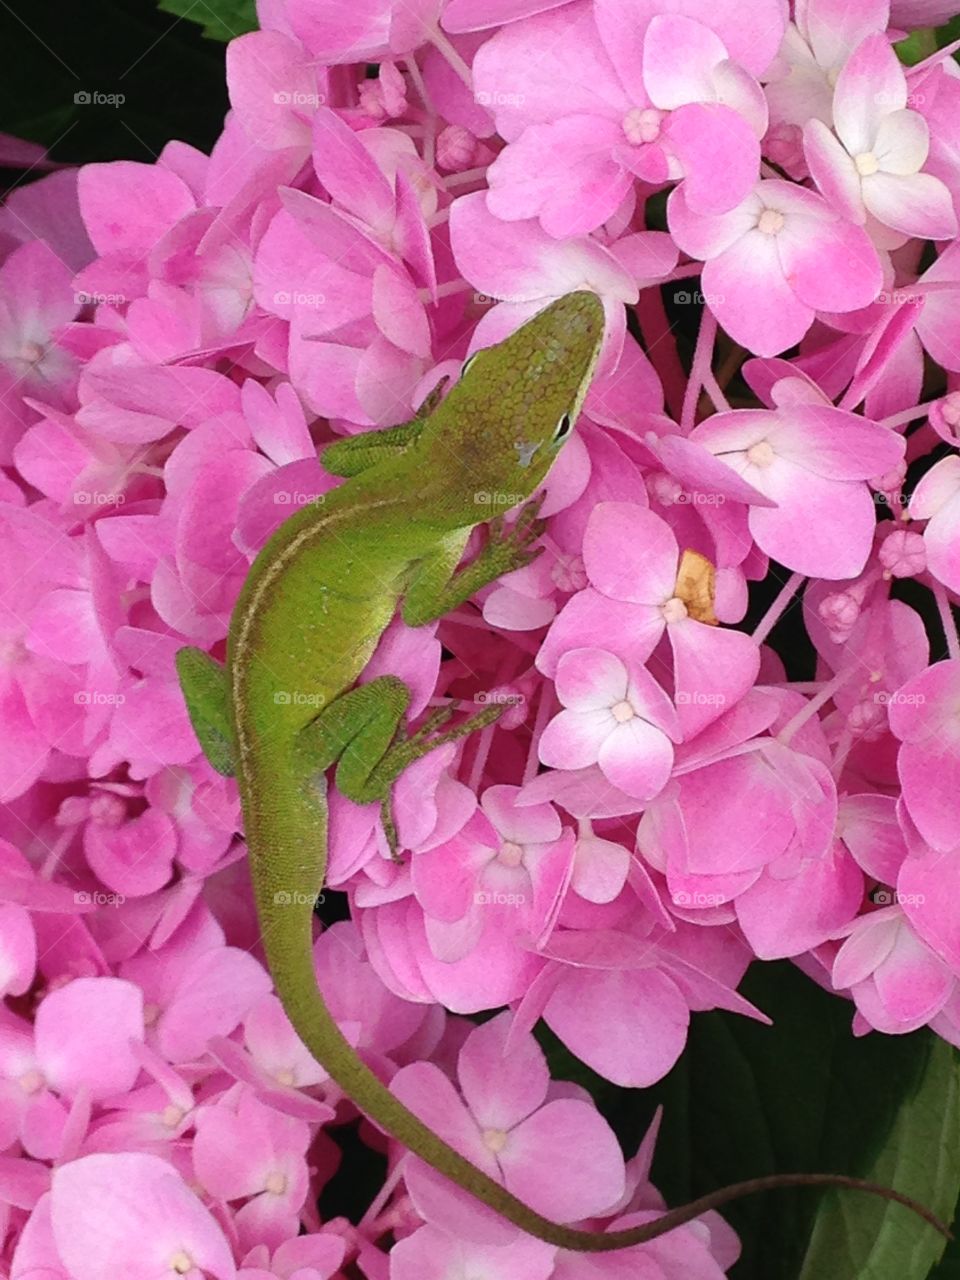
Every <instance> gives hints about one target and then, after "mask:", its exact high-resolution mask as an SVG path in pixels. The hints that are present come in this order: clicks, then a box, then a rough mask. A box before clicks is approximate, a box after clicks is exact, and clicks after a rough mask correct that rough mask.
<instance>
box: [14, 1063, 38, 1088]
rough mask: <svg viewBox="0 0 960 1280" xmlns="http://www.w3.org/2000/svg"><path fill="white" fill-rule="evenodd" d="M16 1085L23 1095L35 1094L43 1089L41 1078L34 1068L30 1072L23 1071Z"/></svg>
mask: <svg viewBox="0 0 960 1280" xmlns="http://www.w3.org/2000/svg"><path fill="white" fill-rule="evenodd" d="M17 1084H18V1085H19V1086H20V1088H21V1089H22V1090H23V1092H24V1093H37V1092H38V1090H40V1089H42V1088H43V1076H42V1075H41V1074H40V1072H39V1071H38V1070H37V1069H36V1067H33V1068H31V1070H30V1071H25V1072H24V1073H23V1075H22V1076H20V1078H19V1079H18V1080H17Z"/></svg>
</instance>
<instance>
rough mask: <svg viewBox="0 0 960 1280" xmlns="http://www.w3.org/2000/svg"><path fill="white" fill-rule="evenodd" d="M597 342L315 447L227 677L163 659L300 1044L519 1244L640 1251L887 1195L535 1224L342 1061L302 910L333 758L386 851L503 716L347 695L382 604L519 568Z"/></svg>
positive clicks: (569, 312) (588, 312)
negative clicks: (205, 766)
mask: <svg viewBox="0 0 960 1280" xmlns="http://www.w3.org/2000/svg"><path fill="white" fill-rule="evenodd" d="M603 329H604V313H603V308H602V306H601V304H600V302H599V300H598V299H597V297H596V296H595V295H594V294H592V293H586V292H581V293H573V294H569V295H568V296H566V297H564V298H561V299H559V300H557V301H555V302H553V303H552V304H551V305H550V306H548V307H547V308H546V309H545V310H543V311H541V312H540V313H539V314H538V315H537V316H535V317H534V318H533V319H532V320H530V321H528V322H527V323H526V324H525V325H523V327H522V328H520V329H519V330H517V331H516V332H515V333H514V334H512V335H511V336H510V337H508V338H507V339H506V340H505V341H503V342H501V343H500V344H499V345H498V346H496V347H492V348H488V349H486V350H482V351H480V352H478V353H477V354H476V355H475V356H474V357H473V358H472V359H471V360H470V361H469V362H468V370H465V372H464V375H463V376H462V377H461V379H460V381H459V382H458V383H457V384H456V385H455V386H454V387H453V388H452V389H451V390H450V392H449V394H448V395H447V397H446V399H445V400H443V402H442V403H439V404H437V401H438V399H439V397H438V396H434V397H433V398H432V401H431V403H430V404H429V405H428V406H427V411H426V412H423V413H421V416H420V417H418V418H417V419H415V420H414V421H413V422H410V423H406V424H404V425H403V426H400V427H395V428H393V429H390V430H385V431H379V432H377V433H375V434H366V435H362V436H358V437H354V438H353V439H350V440H347V441H343V442H340V443H338V444H336V445H332V446H331V447H329V448H328V449H327V450H326V451H325V453H324V455H323V461H324V464H325V466H326V467H327V468H328V470H330V471H331V472H333V473H334V474H339V475H345V476H349V477H350V478H349V479H348V480H347V482H346V483H345V484H343V485H341V486H340V487H339V488H338V489H336V490H335V491H333V492H332V493H329V494H327V495H326V498H325V501H324V502H323V503H322V504H321V503H316V504H312V505H309V506H307V507H304V508H303V509H301V510H299V511H298V512H296V513H295V514H294V515H292V516H291V517H290V519H289V520H287V521H286V522H285V523H284V524H283V525H282V526H281V527H280V529H278V530H277V532H276V533H275V534H274V535H273V537H272V538H271V539H270V540H269V542H268V543H267V545H266V546H265V547H264V549H263V550H262V551H261V552H260V554H259V556H258V557H257V558H256V560H255V561H254V564H253V566H252V568H251V570H250V573H249V576H248V577H247V580H246V582H245V584H244V587H243V590H242V591H241V593H240V597H239V599H238V601H237V604H236V607H235V609H234V612H233V615H232V619H231V623H230V633H229V638H228V645H227V660H226V667H225V668H223V667H221V666H219V664H217V663H215V662H214V661H213V660H212V659H211V658H209V657H208V656H207V655H206V654H205V653H203V652H202V651H201V650H199V649H192V648H185V649H181V650H180V652H179V654H178V656H177V666H178V671H179V675H180V680H181V684H182V687H183V690H184V694H185V697H186V700H187V704H188V707H189V710H190V715H191V720H192V723H193V725H194V728H195V731H196V733H197V737H198V738H199V740H200V743H201V746H202V747H203V749H204V751H205V753H206V755H207V757H208V759H209V760H210V762H211V764H212V765H213V766H214V767H215V768H216V769H218V770H219V771H220V772H221V773H224V774H228V775H229V774H232V773H234V772H235V773H236V775H237V779H238V782H239V787H240V797H241V802H242V808H243V821H244V829H245V836H246V841H247V844H248V846H249V850H250V866H251V874H252V879H253V885H254V892H255V896H256V905H257V912H258V916H259V920H260V927H261V932H262V938H263V946H264V950H265V952H266V957H267V963H268V965H269V968H270V972H271V974H272V976H273V980H274V984H275V986H276V990H277V993H278V995H279V997H280V999H281V1001H282V1003H283V1006H284V1008H285V1010H286V1012H287V1015H288V1016H289V1018H290V1021H291V1022H292V1024H293V1026H294V1027H295V1028H296V1030H297V1032H298V1034H299V1036H300V1038H301V1039H302V1040H303V1042H304V1044H306V1045H307V1047H308V1048H309V1049H310V1051H311V1052H312V1053H313V1054H314V1055H315V1056H316V1058H317V1060H318V1061H319V1062H320V1063H321V1064H322V1065H323V1066H324V1067H325V1068H326V1070H327V1071H328V1072H329V1074H330V1076H331V1077H332V1079H333V1080H334V1081H335V1082H336V1083H337V1084H338V1085H339V1086H340V1088H341V1089H342V1090H343V1091H344V1092H345V1093H346V1094H347V1096H348V1097H350V1098H351V1099H352V1100H353V1101H354V1102H355V1103H356V1105H357V1106H358V1107H359V1108H360V1109H361V1110H362V1111H364V1112H365V1113H366V1114H367V1115H368V1116H369V1117H370V1118H371V1119H372V1120H373V1121H374V1122H375V1123H376V1124H377V1125H379V1127H380V1128H381V1129H383V1130H384V1131H385V1132H386V1133H388V1134H390V1135H391V1136H392V1137H394V1138H395V1139H396V1140H397V1141H399V1142H401V1143H403V1145H404V1146H406V1147H407V1148H409V1150H411V1151H412V1152H414V1153H415V1154H416V1155H418V1156H420V1157H421V1158H422V1159H423V1160H425V1161H427V1162H428V1163H429V1164H430V1165H432V1166H433V1167H434V1168H436V1169H438V1170H440V1171H441V1172H442V1173H444V1174H445V1175H446V1176H447V1177H449V1178H450V1179H451V1180H452V1181H453V1182H455V1183H457V1184H458V1185H459V1186H460V1187H462V1188H464V1189H465V1190H467V1191H469V1192H471V1193H472V1194H473V1195H474V1196H476V1197H477V1198H478V1199H479V1200H481V1201H483V1202H484V1203H486V1204H487V1205H489V1206H490V1207H491V1208H493V1209H494V1210H496V1211H497V1212H498V1213H500V1214H502V1215H503V1216H504V1217H505V1218H507V1219H509V1221H511V1222H512V1223H514V1224H515V1225H517V1226H518V1227H521V1228H522V1229H523V1230H524V1231H527V1232H529V1233H530V1234H531V1235H534V1236H537V1237H539V1238H541V1239H543V1240H546V1241H548V1242H550V1243H552V1244H555V1245H557V1246H559V1247H561V1248H564V1249H572V1250H590V1251H601V1250H610V1249H618V1248H623V1247H626V1246H628V1245H633V1244H639V1243H642V1242H644V1241H646V1240H651V1239H653V1238H654V1237H656V1236H658V1235H661V1234H663V1233H664V1232H666V1231H670V1230H672V1229H673V1228H674V1227H677V1226H680V1225H681V1224H682V1223H684V1222H688V1221H690V1220H691V1219H692V1218H695V1217H698V1216H700V1214H702V1213H704V1212H705V1211H706V1210H708V1209H711V1208H715V1207H716V1206H718V1205H720V1204H722V1203H724V1202H725V1201H727V1200H729V1199H732V1198H734V1197H735V1196H737V1195H742V1194H747V1193H748V1192H750V1191H756V1190H763V1189H766V1188H767V1187H773V1186H783V1185H787V1184H789V1183H791V1182H793V1183H796V1182H800V1183H810V1182H815V1183H831V1184H840V1185H848V1186H859V1187H861V1188H862V1189H876V1190H878V1191H879V1192H880V1193H881V1194H884V1195H887V1196H889V1197H892V1198H895V1199H903V1198H902V1197H900V1196H899V1195H898V1194H897V1193H895V1192H891V1191H888V1190H887V1189H885V1188H871V1187H869V1186H868V1184H864V1183H860V1182H857V1181H856V1180H853V1179H843V1178H839V1177H837V1178H835V1177H832V1176H830V1175H795V1176H777V1177H771V1178H761V1179H756V1180H754V1181H753V1182H749V1183H741V1184H737V1185H736V1186H732V1187H726V1188H723V1189H721V1190H719V1191H717V1192H714V1193H713V1194H712V1195H709V1196H706V1197H704V1198H702V1199H700V1200H697V1201H695V1202H694V1203H692V1204H689V1205H684V1206H683V1207H681V1208H679V1209H674V1210H673V1211H672V1212H669V1213H666V1214H664V1215H663V1216H662V1217H661V1218H659V1219H657V1220H656V1221H654V1222H651V1223H647V1224H645V1225H643V1226H640V1227H635V1228H633V1229H632V1230H626V1231H613V1232H605V1233H602V1232H590V1231H582V1230H578V1229H576V1228H573V1227H568V1226H564V1225H562V1224H559V1223H555V1222H551V1221H549V1220H548V1219H546V1218H544V1217H542V1216H541V1215H540V1214H538V1213H536V1212H534V1210H532V1209H531V1208H530V1207H529V1206H527V1205H525V1204H524V1203H523V1202H522V1201H520V1200H519V1199H517V1198H516V1197H515V1196H513V1195H512V1194H511V1193H510V1192H508V1191H507V1190H506V1188H505V1187H503V1186H502V1185H500V1184H499V1183H498V1182H496V1181H495V1180H494V1179H492V1178H490V1177H488V1176H487V1175H486V1174H485V1173H483V1172H481V1170H479V1169H478V1168H476V1167H475V1166H474V1165H473V1164H472V1163H471V1162H470V1161H468V1160H466V1159H465V1158H464V1157H463V1156H461V1155H460V1154H459V1153H458V1152H456V1151H455V1150H454V1149H453V1148H452V1147H450V1146H449V1145H448V1144H447V1143H446V1142H444V1141H443V1140H442V1139H441V1138H440V1137H439V1136H438V1135H437V1134H435V1133H434V1132H433V1131H432V1130H431V1129H430V1128H429V1127H428V1126H427V1125H425V1124H424V1123H423V1122H422V1121H421V1120H420V1119H418V1117H417V1116H415V1115H414V1114H413V1113H412V1112H411V1111H409V1110H408V1109H407V1108H406V1107H405V1106H403V1105H402V1104H401V1103H400V1102H399V1100H398V1099H397V1098H395V1097H394V1095H393V1094H392V1093H391V1092H390V1090H389V1089H388V1088H387V1087H386V1086H385V1085H384V1084H383V1083H382V1082H381V1081H380V1080H379V1079H378V1078H377V1077H376V1075H374V1073H373V1072H372V1071H371V1070H370V1069H369V1068H368V1067H367V1066H366V1064H365V1063H364V1062H363V1061H362V1060H361V1059H360V1058H359V1057H358V1056H357V1054H356V1052H355V1051H354V1050H353V1049H352V1048H351V1046H350V1045H349V1043H348V1042H347V1041H346V1039H345V1038H344V1037H343V1035H342V1034H341V1032H340V1030H339V1028H338V1026H337V1024H336V1022H335V1021H334V1020H333V1018H332V1017H331V1015H330V1013H329V1012H328V1010H327V1008H326V1006H325V1004H324V1002H323V998H322V996H321V994H320V992H319V990H318V989H317V984H316V977H315V974H314V969H313V960H312V942H313V935H312V922H313V910H312V907H313V901H314V897H315V895H316V894H317V893H318V891H319V890H320V888H321V886H322V884H323V879H324V872H325V867H326V838H327V800H326V782H325V778H324V771H325V770H326V769H327V768H329V767H330V766H331V765H333V764H335V763H336V764H337V772H336V783H337V786H338V787H339V789H340V790H341V792H342V793H343V794H344V795H346V796H348V797H349V798H350V799H352V800H355V801H357V802H358V803H368V802H373V801H379V802H380V803H381V806H382V809H381V813H382V818H383V823H384V829H385V832H386V835H387V838H388V840H389V842H390V844H391V848H392V849H393V850H394V853H395V852H396V836H395V833H394V829H393V821H392V817H391V813H390V804H389V797H390V792H391V787H392V784H393V782H394V781H395V779H396V778H397V777H398V775H399V774H400V773H401V772H402V771H403V770H404V769H405V768H406V767H407V766H408V765H409V764H411V763H412V762H413V761H414V760H416V759H418V758H419V757H421V756H423V755H424V754H426V753H427V752H429V751H433V750H434V749H435V748H436V747H438V746H440V745H441V744H442V743H445V742H452V741H454V740H456V739H459V738H462V737H463V736H464V735H466V734H469V733H472V732H474V731H475V730H477V729H480V728H482V727H484V726H486V725H489V724H491V723H492V722H493V721H494V720H495V719H496V718H497V716H498V715H499V714H500V712H501V711H502V709H503V708H501V707H498V706H491V707H485V708H484V709H483V710H482V711H480V712H479V713H478V714H475V715H472V716H470V717H469V718H468V719H466V720H465V721H464V722H463V723H461V724H457V725H455V726H453V727H449V726H448V727H447V728H446V729H444V730H443V731H442V732H438V730H441V729H442V726H443V724H444V722H445V721H446V720H447V719H448V718H449V716H450V715H451V714H452V711H453V709H444V710H442V711H440V712H437V713H435V714H433V715H431V716H429V717H428V718H427V720H426V722H425V723H424V724H423V726H422V727H421V728H420V729H418V730H417V731H416V732H415V733H413V734H412V735H411V736H409V737H406V736H405V723H406V711H407V706H408V703H409V692H408V689H407V687H406V685H405V684H404V683H403V682H402V681H401V680H399V679H398V678H396V677H394V676H380V677H378V678H377V679H375V680H371V681H370V682H369V683H367V684H363V685H356V683H355V682H356V680H357V678H358V677H359V676H360V674H361V673H362V671H363V668H364V666H365V665H366V663H367V662H368V660H369V658H370V657H371V655H372V654H373V651H374V649H375V648H376V645H377V642H378V640H379V638H380V636H381V634H382V633H383V631H384V629H385V628H386V627H387V625H388V624H389V622H390V621H391V619H392V617H393V615H394V612H395V611H396V608H397V606H398V605H399V606H400V609H401V614H402V616H403V618H404V620H405V621H406V622H407V623H408V624H410V625H411V626H418V625H420V624H423V623H426V622H429V621H431V620H433V619H435V618H438V617H440V616H442V615H443V614H444V613H447V612H448V611H450V610H451V609H453V608H455V607H456V606H457V605H459V604H461V603H463V602H464V601H465V600H467V599H469V598H470V597H471V596H472V595H474V594H475V592H476V591H478V590H479V589H480V588H481V587H483V586H484V585H486V584H487V583H489V582H491V581H493V580H494V579H495V578H497V577H499V576H500V575H501V574H503V573H505V572H507V571H509V570H511V569H516V568H518V567H519V566H521V565H523V564H526V563H528V562H529V561H530V560H531V559H532V558H533V555H534V554H535V552H534V550H533V543H534V542H535V540H536V538H537V537H538V536H539V533H540V531H541V526H540V523H539V521H538V520H537V504H536V503H535V502H534V503H527V505H526V506H524V507H523V508H522V510H521V511H520V513H519V515H518V517H517V518H516V520H515V522H514V523H513V525H512V527H510V528H509V529H508V528H507V527H506V526H505V524H504V522H503V519H502V517H503V512H504V510H505V509H507V508H510V507H513V506H516V505H517V504H518V503H520V502H521V501H522V500H524V499H528V498H532V496H533V495H535V494H536V493H537V492H538V490H539V489H540V487H541V483H542V481H543V479H544V476H545V475H546V473H547V471H548V469H549V468H550V465H551V463H552V462H553V460H554V458H555V457H556V455H557V453H558V451H559V450H560V448H561V446H562V445H563V442H564V441H565V440H566V439H567V437H568V436H569V434H570V431H571V429H572V427H573V423H574V421H575V420H576V418H577V416H578V414H579V412H580V409H581V406H582V404H583V400H584V396H585V395H586V391H587V388H588V386H589V383H590V379H591V377H592V375H593V371H594V368H595V366H596V362H597V358H598V353H599V350H600V344H601V340H602V337H603ZM491 518H492V521H491ZM488 521H491V528H490V534H489V537H488V539H487V542H486V545H485V547H484V549H483V550H482V551H481V552H480V553H479V554H478V556H477V557H476V558H475V559H474V560H473V562H472V563H471V564H469V565H468V566H467V567H465V568H460V569H458V568H457V566H458V565H459V563H460V560H461V558H462V556H463V553H464V550H465V547H466V544H467V540H468V538H469V536H470V533H471V531H472V530H473V529H474V528H475V527H476V526H477V525H479V524H482V523H485V522H488ZM638 1034H639V1032H638ZM904 1202H905V1203H908V1202H906V1201H904ZM912 1207H917V1206H912ZM919 1211H920V1212H921V1213H923V1215H924V1216H925V1217H927V1218H928V1219H929V1217H930V1215H929V1214H927V1213H926V1211H925V1210H922V1209H920V1210H919Z"/></svg>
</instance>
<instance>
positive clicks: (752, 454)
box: [747, 440, 777, 467]
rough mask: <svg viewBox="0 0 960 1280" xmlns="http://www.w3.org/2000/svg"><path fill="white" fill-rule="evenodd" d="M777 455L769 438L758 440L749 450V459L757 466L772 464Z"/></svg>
mask: <svg viewBox="0 0 960 1280" xmlns="http://www.w3.org/2000/svg"><path fill="white" fill-rule="evenodd" d="M776 456H777V455H776V454H775V453H774V451H773V445H772V444H771V443H770V441H769V440H758V441H757V443H756V444H752V445H751V446H750V448H749V449H748V450H747V461H748V462H752V463H753V465H754V466H755V467H769V466H772V465H773V462H774V460H775V458H776Z"/></svg>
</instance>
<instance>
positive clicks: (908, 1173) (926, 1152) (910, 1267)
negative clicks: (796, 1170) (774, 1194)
mask: <svg viewBox="0 0 960 1280" xmlns="http://www.w3.org/2000/svg"><path fill="white" fill-rule="evenodd" d="M857 1172H858V1173H859V1174H860V1175H861V1176H862V1177H866V1178H870V1179H871V1180H872V1181H875V1182H881V1183H884V1184H885V1185H887V1186H895V1187H896V1189H897V1190H898V1191H902V1192H904V1193H905V1194H907V1195H910V1196H913V1197H914V1199H916V1200H919V1201H920V1202H921V1203H922V1204H924V1205H926V1206H927V1207H928V1208H930V1209H932V1210H933V1211H934V1212H935V1213H936V1214H938V1216H939V1217H941V1218H942V1219H944V1220H945V1221H948V1222H949V1221H950V1220H951V1219H952V1218H953V1210H954V1206H955V1204H956V1202H957V1196H958V1194H960V1070H958V1064H957V1057H956V1054H955V1052H954V1050H953V1049H952V1048H951V1047H950V1046H949V1045H948V1044H946V1043H944V1042H943V1041H934V1042H933V1043H932V1044H931V1046H930V1051H929V1054H928V1056H927V1063H926V1067H925V1070H924V1072H923V1075H922V1077H921V1079H920V1081H919V1085H918V1087H917V1088H916V1089H915V1090H913V1091H912V1092H911V1093H910V1094H909V1095H908V1096H906V1097H905V1098H904V1099H903V1101H902V1102H901V1104H900V1106H899V1108H898V1110H897V1114H896V1117H895V1119H894V1122H893V1125H892V1126H891V1128H890V1130H889V1132H888V1133H887V1136H886V1139H885V1141H884V1143H883V1146H882V1147H881V1149H880V1150H879V1151H878V1152H877V1154H876V1155H875V1156H874V1158H873V1159H872V1160H871V1161H870V1162H869V1164H867V1165H866V1166H863V1167H861V1168H860V1169H858V1171H857ZM944 1245H945V1241H944V1239H943V1237H942V1236H940V1235H938V1234H937V1232H936V1231H934V1230H933V1229H932V1228H931V1227H928V1226H926V1225H925V1224H924V1223H922V1222H920V1221H919V1219H918V1218H917V1216H916V1215H915V1214H913V1213H911V1212H910V1211H909V1210H908V1209H905V1208H904V1207H903V1206H902V1205H898V1204H891V1203H890V1202H889V1201H883V1200H879V1199H877V1198H876V1197H874V1196H866V1195H858V1194H856V1193H851V1192H845V1193H839V1194H838V1193H837V1192H833V1191H831V1192H828V1193H827V1194H826V1195H825V1196H824V1198H823V1201H822V1203H821V1206H820V1209H819V1212H818V1213H817V1217H816V1220H815V1222H814V1227H813V1232H812V1235H811V1238H810V1245H809V1248H808V1249H807V1253H806V1257H805V1258H804V1262H803V1268H802V1270H801V1272H800V1276H799V1280H848V1277H850V1276H857V1277H858V1280H889V1277H891V1276H896V1277H897V1280H925V1277H926V1276H928V1275H929V1274H930V1269H931V1267H932V1266H933V1264H934V1263H935V1262H936V1261H937V1259H938V1258H939V1257H940V1255H941V1254H942V1253H943V1250H944Z"/></svg>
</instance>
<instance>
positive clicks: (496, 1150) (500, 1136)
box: [483, 1129, 507, 1156]
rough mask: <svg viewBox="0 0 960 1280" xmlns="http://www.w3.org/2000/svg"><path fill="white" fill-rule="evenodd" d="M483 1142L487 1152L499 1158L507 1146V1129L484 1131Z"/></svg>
mask: <svg viewBox="0 0 960 1280" xmlns="http://www.w3.org/2000/svg"><path fill="white" fill-rule="evenodd" d="M483 1141H484V1145H485V1146H486V1148H487V1150H488V1151H492V1152H493V1154H494V1155H495V1156H497V1155H499V1154H500V1152H501V1151H502V1150H503V1148H504V1147H505V1146H506V1145H507V1132H506V1130H505V1129H484V1131H483Z"/></svg>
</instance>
